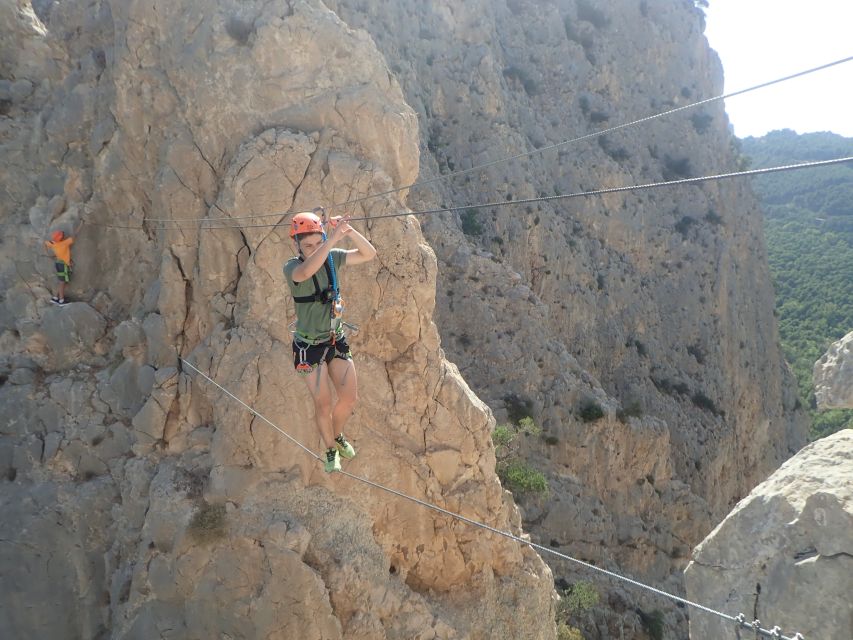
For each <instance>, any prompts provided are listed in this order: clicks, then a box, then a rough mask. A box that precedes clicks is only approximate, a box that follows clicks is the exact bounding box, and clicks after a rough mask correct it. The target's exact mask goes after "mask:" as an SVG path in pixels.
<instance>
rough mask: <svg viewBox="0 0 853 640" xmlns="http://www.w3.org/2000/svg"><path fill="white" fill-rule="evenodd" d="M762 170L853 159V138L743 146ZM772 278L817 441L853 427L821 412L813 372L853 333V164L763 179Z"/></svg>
mask: <svg viewBox="0 0 853 640" xmlns="http://www.w3.org/2000/svg"><path fill="white" fill-rule="evenodd" d="M742 145H743V153H744V155H745V156H747V157H749V158H750V159H751V160H752V164H753V166H755V167H767V166H772V165H777V164H785V163H789V162H803V161H809V160H826V159H829V158H837V157H842V156H853V138H844V137H842V136H839V135H836V134H834V133H828V132H822V133H807V134H802V135H798V134H797V133H796V132H794V131H791V130H784V131H773V132H771V133H769V134H767V135H766V136H764V137H762V138H746V139H744V140H743V141H742ZM754 186H755V191H756V192H757V193H758V195H759V196H760V197H761V199H762V202H763V204H764V210H765V214H766V218H765V232H766V236H767V251H768V258H769V262H770V270H771V272H772V274H773V280H774V284H775V287H776V308H777V311H778V314H779V331H780V333H781V337H782V346H783V348H784V350H785V354H786V356H787V358H788V360H789V362H791V363H792V365H793V367H794V371H795V373H796V374H797V379H798V380H799V385H800V396H801V398H802V400H803V401H804V402H806V403H808V406H809V407H811V408H812V413H813V423H812V433H811V436H812V438H818V437H821V436H824V435H827V434H829V433H832V432H834V431H838V430H839V429H842V428H844V427H853V411H830V412H827V413H822V414H818V413H816V412H815V411H814V392H813V390H812V365H813V364H814V362H815V360H817V359H818V358H819V357H820V356H821V354H822V353H823V352H824V350H825V349H826V347H827V346H828V345H829V344H830V343H831V342H832V341H834V340H837V339H838V338H840V337H841V336H843V335H844V334H845V333H847V332H848V331H850V329H851V328H853V164H845V165H839V166H833V167H826V168H822V169H814V170H811V171H796V172H788V173H784V174H781V173H780V174H771V175H767V176H761V177H760V178H757V179H756V180H755V185H754Z"/></svg>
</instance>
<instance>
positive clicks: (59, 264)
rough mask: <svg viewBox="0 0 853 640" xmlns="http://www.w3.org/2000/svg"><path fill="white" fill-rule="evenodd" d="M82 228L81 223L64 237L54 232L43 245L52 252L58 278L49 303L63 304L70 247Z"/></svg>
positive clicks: (69, 266)
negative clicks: (53, 294) (55, 289)
mask: <svg viewBox="0 0 853 640" xmlns="http://www.w3.org/2000/svg"><path fill="white" fill-rule="evenodd" d="M82 226H83V221H82V220H81V221H80V224H78V225H77V228H76V229H75V230H74V234H73V235H71V236H68V237H66V236H65V233H63V232H62V231H58V230H57V231H54V232H53V233H52V234H51V236H50V240H48V241H46V242H45V243H44V246H45V248H47V249H50V250H51V251H53V255H54V257H55V262H54V265H55V267H56V276H57V277H58V278H59V290H58V291H57V293H56V295H55V296H51V298H50V301H51V302H53V303H54V304H59V305H63V304H65V287H66V285H67V284H68V282H69V281H70V280H71V268H72V265H73V262H72V261H71V245H72V244H74V238H75V237H76V236H77V234H78V233H80V228H81V227H82Z"/></svg>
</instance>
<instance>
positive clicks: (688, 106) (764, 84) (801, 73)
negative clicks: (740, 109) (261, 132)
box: [326, 56, 853, 209]
mask: <svg viewBox="0 0 853 640" xmlns="http://www.w3.org/2000/svg"><path fill="white" fill-rule="evenodd" d="M851 60H853V56H848V57H846V58H841V59H840V60H835V61H833V62H828V63H826V64H822V65H820V66H818V67H812V68H811V69H805V70H804V71H798V72H797V73H792V74H791V75H787V76H784V77H782V78H777V79H776V80H769V81H767V82H762V83H761V84H756V85H754V86H752V87H747V88H746V89H739V90H737V91H732V92H731V93H723V94H720V95H718V96H714V97H712V98H705V99H704V100H699V101H698V102H693V103H691V104H686V105H683V106H681V107H676V108H674V109H670V110H669V111H663V112H661V113H657V114H654V115H651V116H646V117H645V118H639V119H638V120H632V121H631V122H625V123H623V124H619V125H616V126H613V127H610V128H608V129H602V130H601V131H595V132H593V133H588V134H586V135H583V136H578V137H577V138H571V139H570V140H564V141H562V142H557V143H554V144H549V145H546V146H544V147H540V148H538V149H533V150H531V151H525V152H523V153H518V154H515V155H513V156H508V157H506V158H500V159H498V160H491V161H489V162H484V163H483V164H479V165H477V166H474V167H469V168H468V169H460V170H459V171H454V172H452V173H445V174H442V175H439V176H435V177H433V178H429V179H427V180H422V181H420V182H414V183H412V184H409V185H406V186H404V187H397V188H396V189H389V190H388V191H382V192H380V193H373V194H369V195H366V196H361V197H360V198H353V199H352V200H347V201H345V202H338V203H336V204H332V205H329V206H328V207H326V209H338V208H340V207H344V206H346V205H350V204H356V203H358V202H364V201H365V200H370V199H372V198H379V197H380V196H387V195H390V194H392V193H397V192H398V191H403V190H405V189H414V188H416V187H422V186H424V185H428V184H432V183H433V182H438V181H440V180H448V179H450V178H455V177H457V176H461V175H465V174H466V173H472V172H474V171H479V170H480V169H485V168H487V167H493V166H494V165H496V164H502V163H504V162H510V161H512V160H518V159H520V158H526V157H528V156H532V155H535V154H538V153H543V152H545V151H550V150H551V149H557V148H559V147H563V146H566V145H570V144H573V143H575V142H581V141H583V140H589V139H591V138H595V137H598V136H603V135H605V134H607V133H612V132H614V131H619V130H620V129H625V128H627V127H632V126H634V125H637V124H642V123H644V122H649V121H651V120H656V119H657V118H663V117H664V116H668V115H671V114H673V113H678V112H680V111H686V110H687V109H694V108H695V107H699V106H702V105H703V104H709V103H711V102H716V101H718V100H725V99H726V98H734V97H735V96H739V95H743V94H745V93H749V92H751V91H756V90H758V89H764V88H765V87H770V86H772V85H774V84H779V83H780V82H786V81H788V80H793V79H794V78H799V77H801V76H805V75H808V74H810V73H815V72H817V71H822V70H824V69H829V68H830V67H834V66H836V65H839V64H844V63H845V62H850V61H851Z"/></svg>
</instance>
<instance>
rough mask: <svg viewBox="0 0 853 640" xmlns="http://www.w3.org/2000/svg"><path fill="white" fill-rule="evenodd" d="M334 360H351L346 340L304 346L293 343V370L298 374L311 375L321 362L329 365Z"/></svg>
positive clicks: (340, 339)
mask: <svg viewBox="0 0 853 640" xmlns="http://www.w3.org/2000/svg"><path fill="white" fill-rule="evenodd" d="M300 345H301V346H302V348H300ZM334 358H340V359H341V360H352V352H351V351H350V348H349V345H348V344H347V339H346V338H345V337H343V336H341V337H340V338H337V339H336V340H335V344H332V343H331V342H324V343H322V344H312V345H304V344H301V343H299V344H298V343H297V341H296V340H294V341H293V368H294V369H296V371H297V372H298V373H304V374H308V373H311V372H312V371H314V369H316V368H317V367H318V366H319V365H320V363H321V362H325V363H326V364H329V363H330V362H331V361H332V360H333V359H334Z"/></svg>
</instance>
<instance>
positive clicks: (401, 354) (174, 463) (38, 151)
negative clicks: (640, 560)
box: [0, 0, 554, 640]
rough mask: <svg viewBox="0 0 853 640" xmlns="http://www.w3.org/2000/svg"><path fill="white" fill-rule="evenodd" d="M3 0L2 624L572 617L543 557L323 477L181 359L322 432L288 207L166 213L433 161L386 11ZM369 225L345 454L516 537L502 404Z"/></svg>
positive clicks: (420, 628)
mask: <svg viewBox="0 0 853 640" xmlns="http://www.w3.org/2000/svg"><path fill="white" fill-rule="evenodd" d="M0 7H2V13H0V17H2V23H3V27H4V28H3V32H2V42H0V48H1V49H2V60H0V62H2V73H3V79H2V80H0V83H2V85H0V89H2V91H3V92H4V93H3V94H2V96H0V100H2V102H0V104H1V105H2V109H3V114H2V118H0V144H2V154H3V158H4V162H3V166H2V173H0V181H2V185H3V189H2V190H0V197H2V202H0V206H2V210H0V220H2V222H3V224H4V239H3V243H2V245H1V246H0V251H2V256H3V259H2V263H0V264H2V268H0V279H1V280H2V285H3V286H2V291H3V299H2V313H0V331H2V337H0V341H2V362H1V363H0V366H2V370H0V374H2V378H0V380H2V384H0V414H2V416H3V417H2V420H0V471H2V478H3V480H2V483H0V507H2V509H3V512H4V514H5V516H4V518H2V520H1V521H0V573H2V575H3V576H4V580H3V587H2V590H3V597H2V598H0V602H2V604H0V620H2V627H3V629H4V633H11V634H12V635H13V636H16V637H17V636H21V637H23V636H32V637H60V636H62V637H68V636H74V637H86V638H96V637H107V636H109V637H121V638H140V639H142V638H146V639H147V638H152V637H214V636H216V637H219V636H220V635H222V636H225V635H227V636H228V637H232V638H257V637H265V638H301V639H302V638H304V639H311V638H316V639H320V638H322V639H332V638H347V639H351V638H360V639H364V640H367V639H371V640H373V639H375V638H389V639H390V638H401V639H402V638H423V639H427V638H495V637H512V638H553V636H554V625H553V622H552V621H553V604H552V600H551V593H552V588H553V582H552V578H551V573H550V571H549V569H548V568H547V567H546V566H545V565H544V563H542V561H541V560H540V559H539V557H538V556H536V555H535V554H534V553H532V552H531V551H529V550H525V549H521V548H519V547H518V546H517V545H515V544H513V543H509V542H507V541H506V540H505V539H503V538H499V537H496V536H493V535H484V534H483V533H482V532H480V531H478V530H474V529H472V528H470V527H469V526H467V525H462V524H460V523H457V522H454V521H451V520H449V519H447V518H444V517H437V516H436V515H435V514H433V513H432V512H429V511H426V510H424V509H422V508H420V507H417V506H415V505H412V504H411V503H408V502H403V501H400V500H397V499H392V498H390V497H389V496H388V495H387V494H379V493H375V492H373V491H372V490H367V489H366V488H365V487H364V486H362V485H356V484H353V483H351V482H349V481H347V480H346V479H344V478H343V477H340V476H336V477H329V476H327V475H325V474H323V473H322V471H321V469H320V467H319V466H318V465H317V464H316V462H314V461H312V459H311V458H310V457H308V456H306V455H304V454H303V453H301V452H300V450H299V449H297V448H295V447H294V446H292V445H291V444H289V443H288V442H287V441H286V440H284V439H283V438H282V437H281V436H280V435H279V434H277V433H276V432H274V431H273V430H271V429H270V428H269V427H268V426H267V425H266V424H265V423H263V422H262V421H260V420H259V419H255V418H253V416H252V415H251V414H249V413H248V412H247V411H246V410H245V409H243V408H242V407H241V406H240V405H239V404H236V403H235V402H233V401H232V400H230V399H229V398H228V397H226V396H225V395H223V394H222V393H220V392H218V391H217V390H216V389H215V388H213V387H211V386H210V385H208V384H206V383H204V382H203V381H202V380H201V379H200V378H198V377H195V376H192V375H190V374H188V372H186V371H183V370H182V368H181V367H180V365H179V361H178V357H179V356H180V357H185V358H189V359H191V360H192V361H194V362H195V363H196V364H197V366H199V367H200V368H201V369H202V370H204V371H206V372H208V373H209V374H210V375H211V376H212V377H213V378H215V379H216V380H218V381H220V382H221V383H222V384H224V385H225V386H227V387H228V388H229V389H230V390H231V391H232V392H233V393H235V394H236V395H238V396H239V397H240V398H242V399H243V400H245V401H246V402H248V403H250V404H253V405H254V406H255V407H256V409H257V410H258V411H259V412H261V413H262V414H263V415H265V416H267V417H268V418H270V419H271V420H273V421H275V422H276V423H277V424H279V425H280V426H282V427H283V428H285V429H287V431H288V432H289V433H290V434H291V435H292V436H293V437H295V438H297V439H299V440H301V441H302V442H304V443H306V444H307V445H308V446H310V447H312V448H314V449H317V448H318V443H317V437H316V434H315V433H314V430H313V426H312V423H311V413H312V410H311V407H310V406H309V402H308V400H307V398H306V394H305V391H304V388H303V383H302V381H301V380H299V379H297V377H296V376H295V374H293V372H292V365H291V352H290V346H289V344H288V343H289V334H288V332H287V329H286V326H287V322H288V320H289V319H290V318H291V317H292V315H293V310H292V302H291V301H290V300H289V298H288V295H287V292H286V288H285V286H284V282H283V279H282V275H281V267H282V264H283V263H284V261H285V260H286V259H287V258H288V257H289V256H290V255H291V245H290V241H289V238H288V237H287V232H286V227H285V228H284V229H280V228H269V227H252V226H250V225H246V226H245V227H244V228H242V229H233V228H231V229H228V228H226V229H221V228H220V229H217V230H206V229H202V228H200V225H199V224H197V223H195V224H185V225H182V226H181V228H180V229H171V230H163V229H161V228H159V227H161V226H162V225H160V224H159V223H156V222H153V220H155V219H169V220H181V219H184V220H188V219H192V218H200V217H208V218H211V219H212V218H225V219H230V218H232V217H235V216H247V215H253V214H254V215H257V214H269V213H271V212H282V213H283V212H285V211H287V210H289V209H300V208H305V207H312V206H314V205H316V204H318V203H329V202H334V201H339V200H344V199H347V198H349V197H351V196H354V195H356V194H360V193H364V192H366V191H380V190H386V189H388V188H390V187H392V186H395V185H401V184H406V183H409V182H411V181H413V180H414V179H415V178H416V176H417V174H418V148H417V142H418V123H417V118H416V114H415V113H414V112H413V111H412V109H411V108H410V107H409V106H408V105H407V104H406V101H405V100H404V97H403V94H402V91H401V89H400V87H399V85H398V83H397V81H396V80H395V78H394V75H393V74H392V73H391V72H390V71H389V69H388V68H387V66H386V64H385V62H384V60H383V58H382V56H381V55H380V53H379V52H378V51H377V49H376V47H375V46H374V44H373V41H372V39H371V38H370V36H369V35H368V34H367V33H365V32H363V31H354V30H352V29H350V28H349V27H348V26H347V25H346V24H345V23H344V22H342V21H341V20H340V18H339V17H338V16H337V15H336V14H334V13H333V12H332V11H330V10H329V9H328V8H327V7H326V6H324V5H323V4H322V3H321V2H319V1H308V0H305V1H303V0H293V1H291V2H272V3H270V2H260V1H259V2H232V1H229V0H206V1H203V2H199V1H195V2H192V3H190V2H174V1H173V0H169V1H168V2H167V1H160V0H154V1H153V2H151V1H148V2H138V1H135V0H131V1H129V2H128V1H126V0H115V1H109V2H108V1H98V2H85V3H84V2H62V3H52V4H51V3H36V4H35V8H33V6H31V5H30V3H29V2H25V1H23V0H17V2H11V1H8V0H4V1H3V2H2V3H0ZM7 26H8V29H7ZM383 204H384V206H386V207H397V208H399V207H402V206H403V204H402V202H400V201H398V200H390V199H389V200H386V201H383ZM81 217H83V218H84V219H85V220H86V222H87V224H86V225H85V226H84V227H83V231H82V233H81V234H80V236H79V240H78V242H77V243H76V244H75V246H74V257H75V262H76V269H75V275H74V280H73V282H72V285H71V288H70V294H71V297H72V299H73V300H75V302H73V303H72V304H70V305H68V306H66V307H64V308H58V307H52V306H50V305H49V304H48V302H47V301H48V296H49V293H48V287H49V286H50V285H52V284H53V282H52V278H53V274H52V271H51V270H52V265H51V264H50V261H49V260H47V259H46V258H40V257H39V255H38V254H39V252H40V251H41V240H42V239H43V238H44V236H45V234H46V232H47V230H48V229H54V228H63V229H64V230H65V231H66V232H68V231H70V229H71V227H72V226H73V224H74V223H75V222H76V221H77V220H78V219H80V218H81ZM280 219H281V217H278V218H265V219H262V220H259V221H258V220H256V221H255V222H256V223H258V222H260V223H271V222H272V223H274V222H277V221H279V220H280ZM243 222H244V223H245V222H246V221H245V220H244V221H243ZM224 224H225V223H223V222H222V221H218V222H215V223H214V222H208V223H207V224H206V226H223V225H224ZM110 225H111V226H110ZM170 226H172V227H174V225H170ZM116 227H130V228H116ZM364 232H365V233H366V234H367V235H368V236H369V237H370V238H371V239H372V240H373V242H374V243H375V244H376V246H377V248H378V250H379V257H378V258H377V260H375V261H374V262H373V263H371V264H369V265H365V266H363V267H359V268H352V269H347V270H346V271H345V275H344V276H343V277H344V278H345V283H346V290H347V291H348V292H350V296H349V307H348V308H349V316H350V319H351V320H352V321H353V322H355V323H356V324H361V325H362V326H363V330H362V331H361V333H360V334H359V335H358V336H357V337H356V338H354V339H353V345H354V350H355V352H356V354H357V355H356V361H357V363H358V370H359V375H360V376H361V377H362V380H363V383H362V385H361V403H360V405H359V408H358V410H357V412H356V415H355V416H354V417H353V420H352V428H351V429H350V436H351V437H352V439H353V440H354V441H355V443H356V446H357V447H358V448H359V456H358V457H357V458H356V459H355V460H354V461H353V462H352V463H350V465H349V467H348V468H349V469H350V470H351V471H354V472H355V473H358V474H363V475H366V476H368V477H370V478H372V479H373V480H375V481H378V482H381V483H384V484H387V485H390V486H393V487H395V488H397V489H400V490H402V491H405V492H407V493H409V494H413V495H415V496H417V497H419V498H422V499H426V500H429V501H431V502H435V503H438V504H440V505H441V506H443V507H446V508H448V509H452V510H454V511H459V512H462V513H464V514H466V515H468V516H469V517H472V518H476V519H478V520H483V521H485V522H487V523H489V524H490V525H492V526H495V527H499V528H501V529H513V530H515V531H516V532H520V528H519V525H520V519H519V516H518V513H517V511H516V510H515V506H514V504H513V503H512V501H511V500H510V499H509V498H508V497H507V495H508V494H506V493H505V492H503V490H502V488H501V486H500V484H499V482H498V480H497V478H496V476H495V474H494V464H495V460H494V450H493V448H492V445H491V441H490V431H491V428H492V426H493V424H494V421H493V419H492V417H491V414H490V412H489V410H488V408H487V407H486V406H485V405H484V404H483V403H482V402H481V401H480V400H479V399H478V398H477V397H476V396H474V394H473V393H472V392H471V391H470V390H469V388H468V386H467V384H466V383H465V381H464V380H463V379H462V377H461V376H460V374H459V372H458V370H457V369H456V367H455V366H454V365H453V364H451V363H449V362H448V361H446V360H445V359H444V357H443V353H442V351H441V349H440V348H439V334H438V331H437V329H436V326H435V324H434V323H433V311H434V305H435V286H436V285H435V280H436V272H437V262H436V258H435V254H434V252H433V250H432V249H431V248H430V247H429V246H428V245H427V244H426V243H425V241H424V239H423V236H422V235H421V231H420V228H419V225H418V221H417V220H415V219H407V218H400V219H397V220H395V221H393V222H385V223H383V225H382V228H381V230H380V229H377V228H376V227H375V226H373V225H371V226H370V227H367V228H364ZM510 605H511V606H510Z"/></svg>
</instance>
